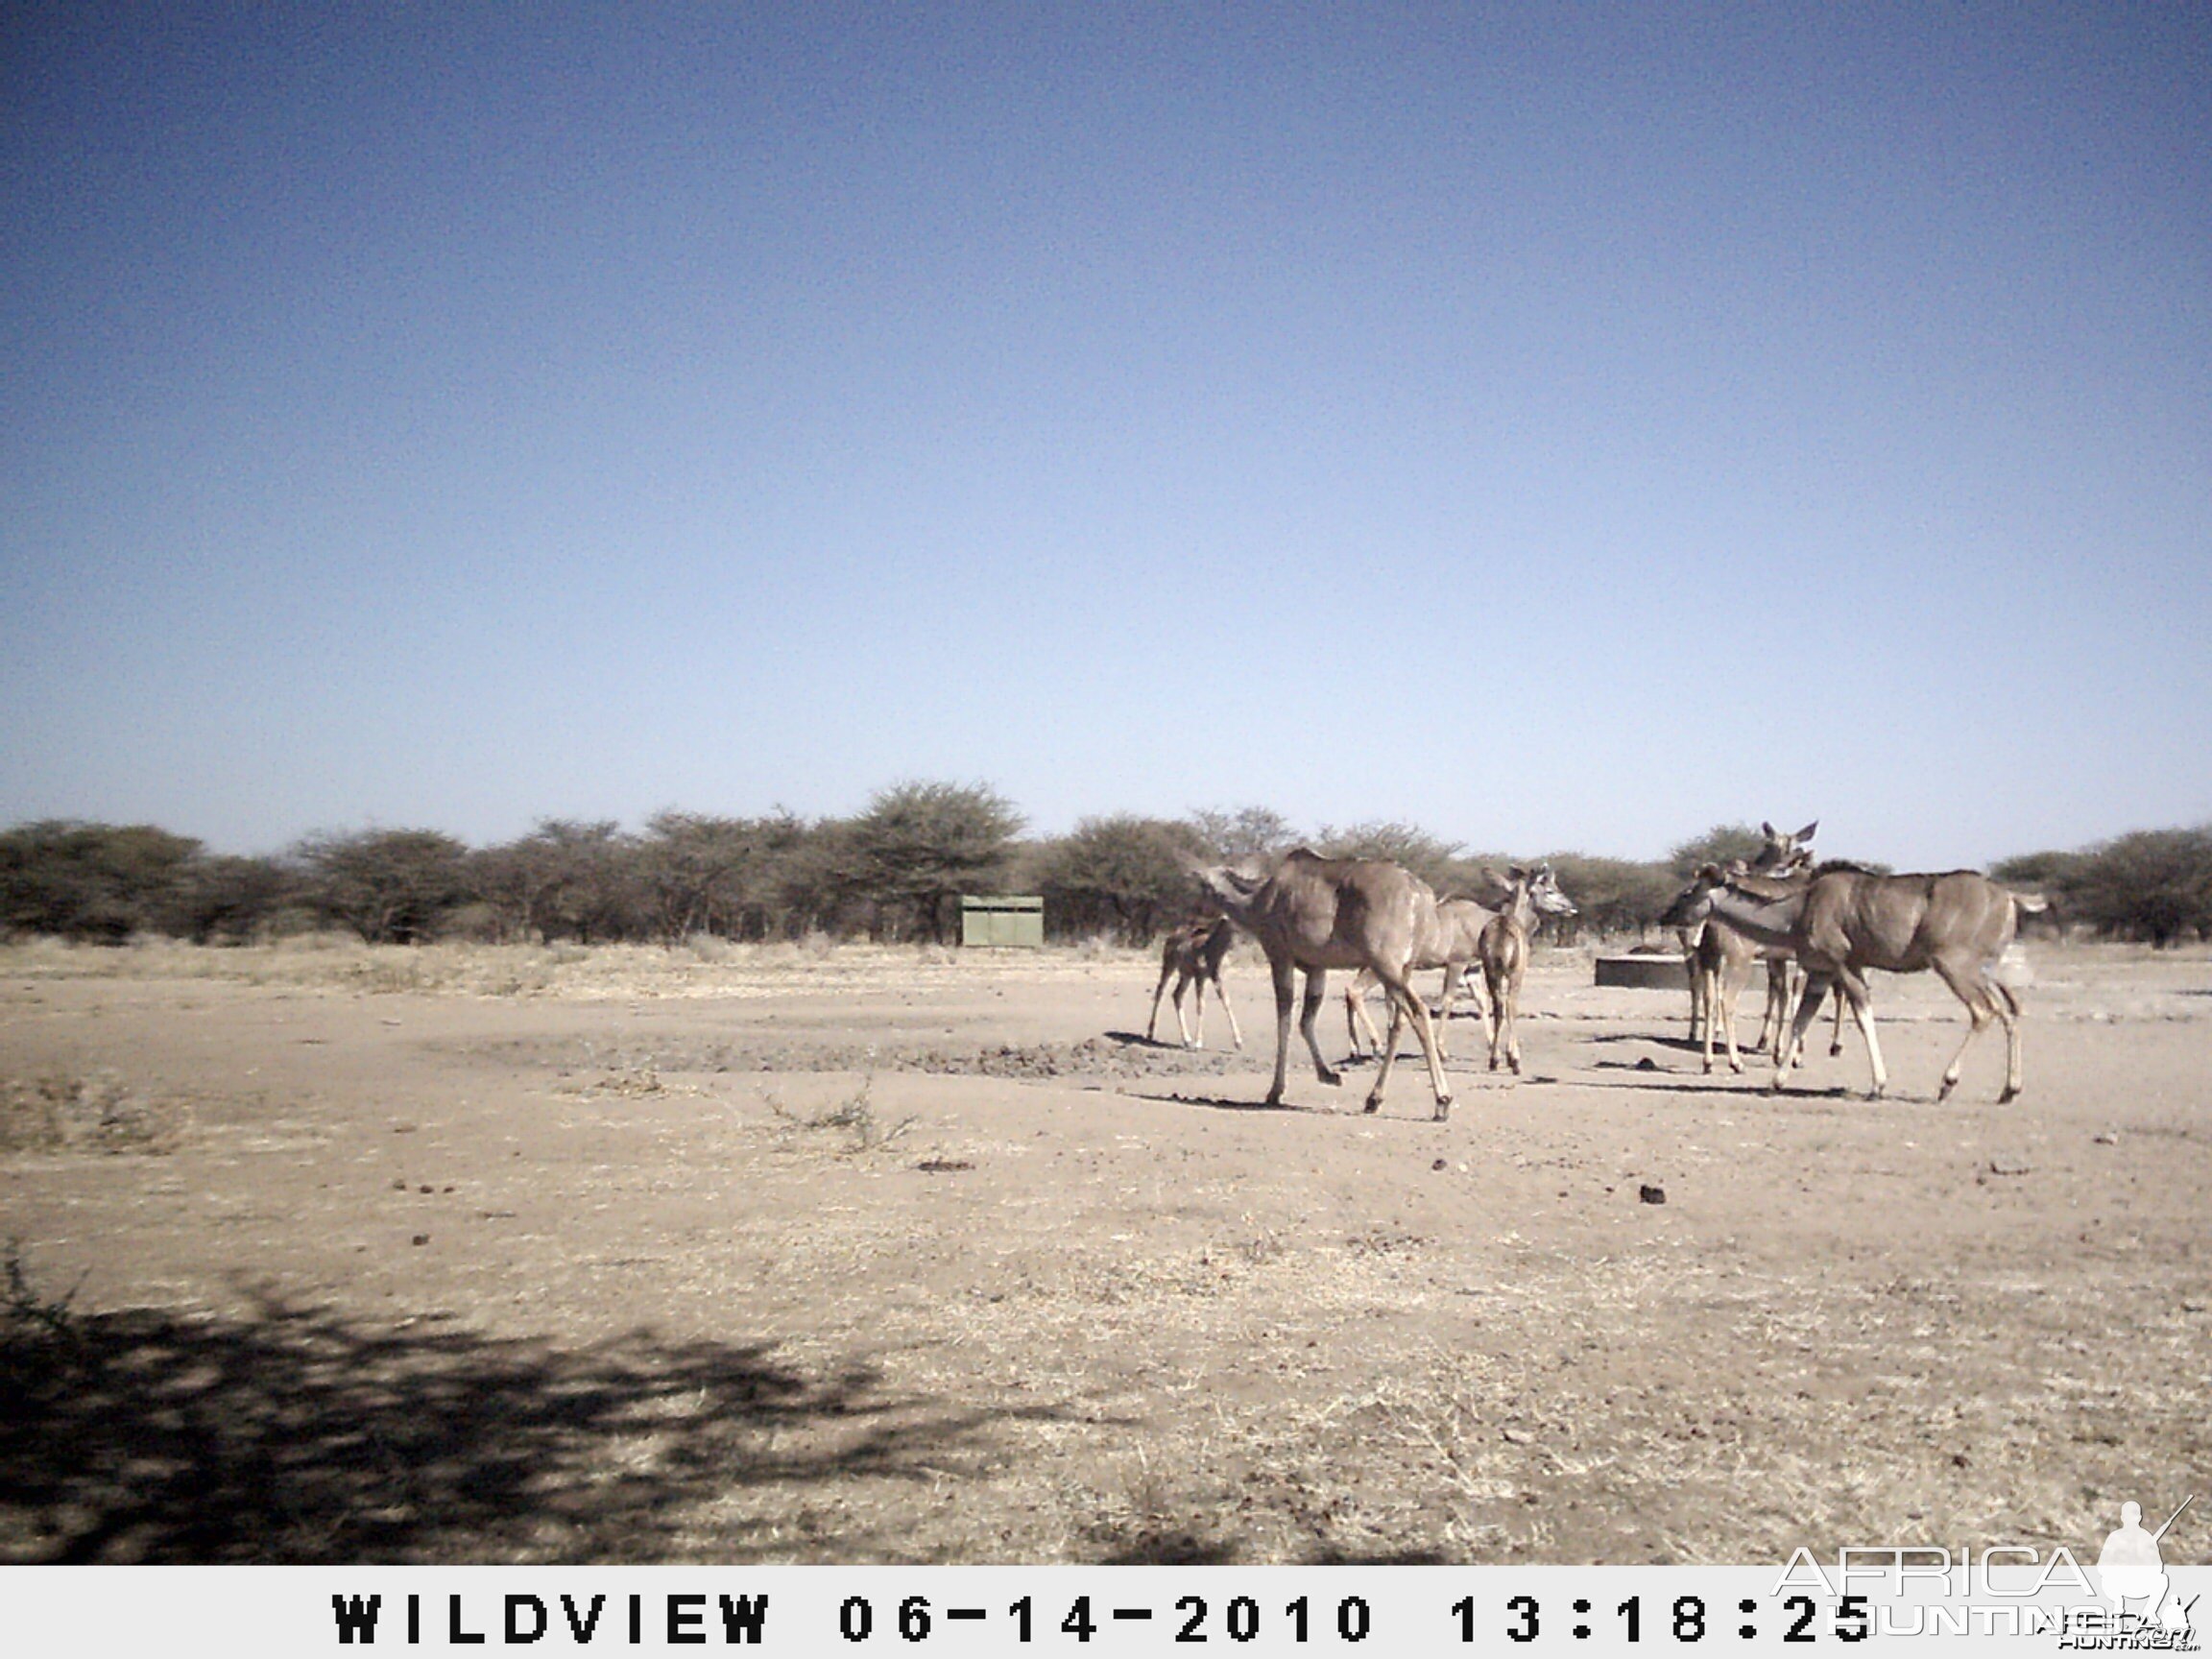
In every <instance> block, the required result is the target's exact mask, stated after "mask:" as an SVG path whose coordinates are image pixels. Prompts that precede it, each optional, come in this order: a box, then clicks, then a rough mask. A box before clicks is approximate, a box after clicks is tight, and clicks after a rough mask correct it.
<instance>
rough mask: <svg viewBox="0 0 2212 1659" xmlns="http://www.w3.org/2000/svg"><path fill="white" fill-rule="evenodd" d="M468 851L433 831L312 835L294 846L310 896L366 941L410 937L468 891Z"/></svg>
mask: <svg viewBox="0 0 2212 1659" xmlns="http://www.w3.org/2000/svg"><path fill="white" fill-rule="evenodd" d="M468 855H469V850H468V849H467V848H466V847H464V846H462V844H461V843H460V842H458V841H456V840H455V839H454V838H453V837H452V836H450V835H446V834H443V833H441V832H440V831H438V830H436V829H361V830H355V831H353V832H351V833H348V834H335V833H333V834H322V835H311V836H309V837H307V838H306V839H305V840H303V841H301V843H300V844H299V845H298V847H297V848H296V849H295V856H296V857H297V859H298V860H299V863H300V866H301V869H302V870H303V871H304V872H305V875H306V878H307V886H308V892H309V897H310V900H311V902H313V903H314V905H315V906H316V908H317V909H319V910H320V911H322V912H323V914H324V915H325V917H327V918H328V919H330V920H331V921H334V922H338V923H341V924H343V925H344V926H348V927H350V928H352V929H353V931H354V932H356V933H358V934H360V935H361V937H362V939H363V940H364V941H365V942H366V943H368V944H371V945H388V944H398V945H407V944H414V943H416V942H418V941H420V940H423V939H427V938H429V937H430V936H432V935H433V934H434V933H436V932H437V930H438V926H439V924H440V923H441V922H443V921H444V920H445V916H446V914H447V913H448V912H449V911H451V910H452V908H453V907H454V906H455V905H456V904H458V903H459V902H461V901H462V899H463V898H464V897H466V896H467V893H468V881H467V879H466V876H465V871H466V868H467V859H468Z"/></svg>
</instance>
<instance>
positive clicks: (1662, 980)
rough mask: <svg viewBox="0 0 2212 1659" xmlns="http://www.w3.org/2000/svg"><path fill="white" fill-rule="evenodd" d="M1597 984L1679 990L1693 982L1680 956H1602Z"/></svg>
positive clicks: (1599, 962)
mask: <svg viewBox="0 0 2212 1659" xmlns="http://www.w3.org/2000/svg"><path fill="white" fill-rule="evenodd" d="M1598 983H1599V984H1600V985H1614V986H1622V987H1625V988H1627V989H1629V990H1633V991H1680V990H1682V989H1684V988H1685V987H1686V986H1687V985H1688V984H1689V983H1690V974H1689V970H1688V969H1686V968H1685V967H1684V966H1683V965H1682V958H1681V957H1680V956H1659V955H1644V954H1642V953H1639V954H1637V955H1634V956H1600V957H1599V958H1598Z"/></svg>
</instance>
